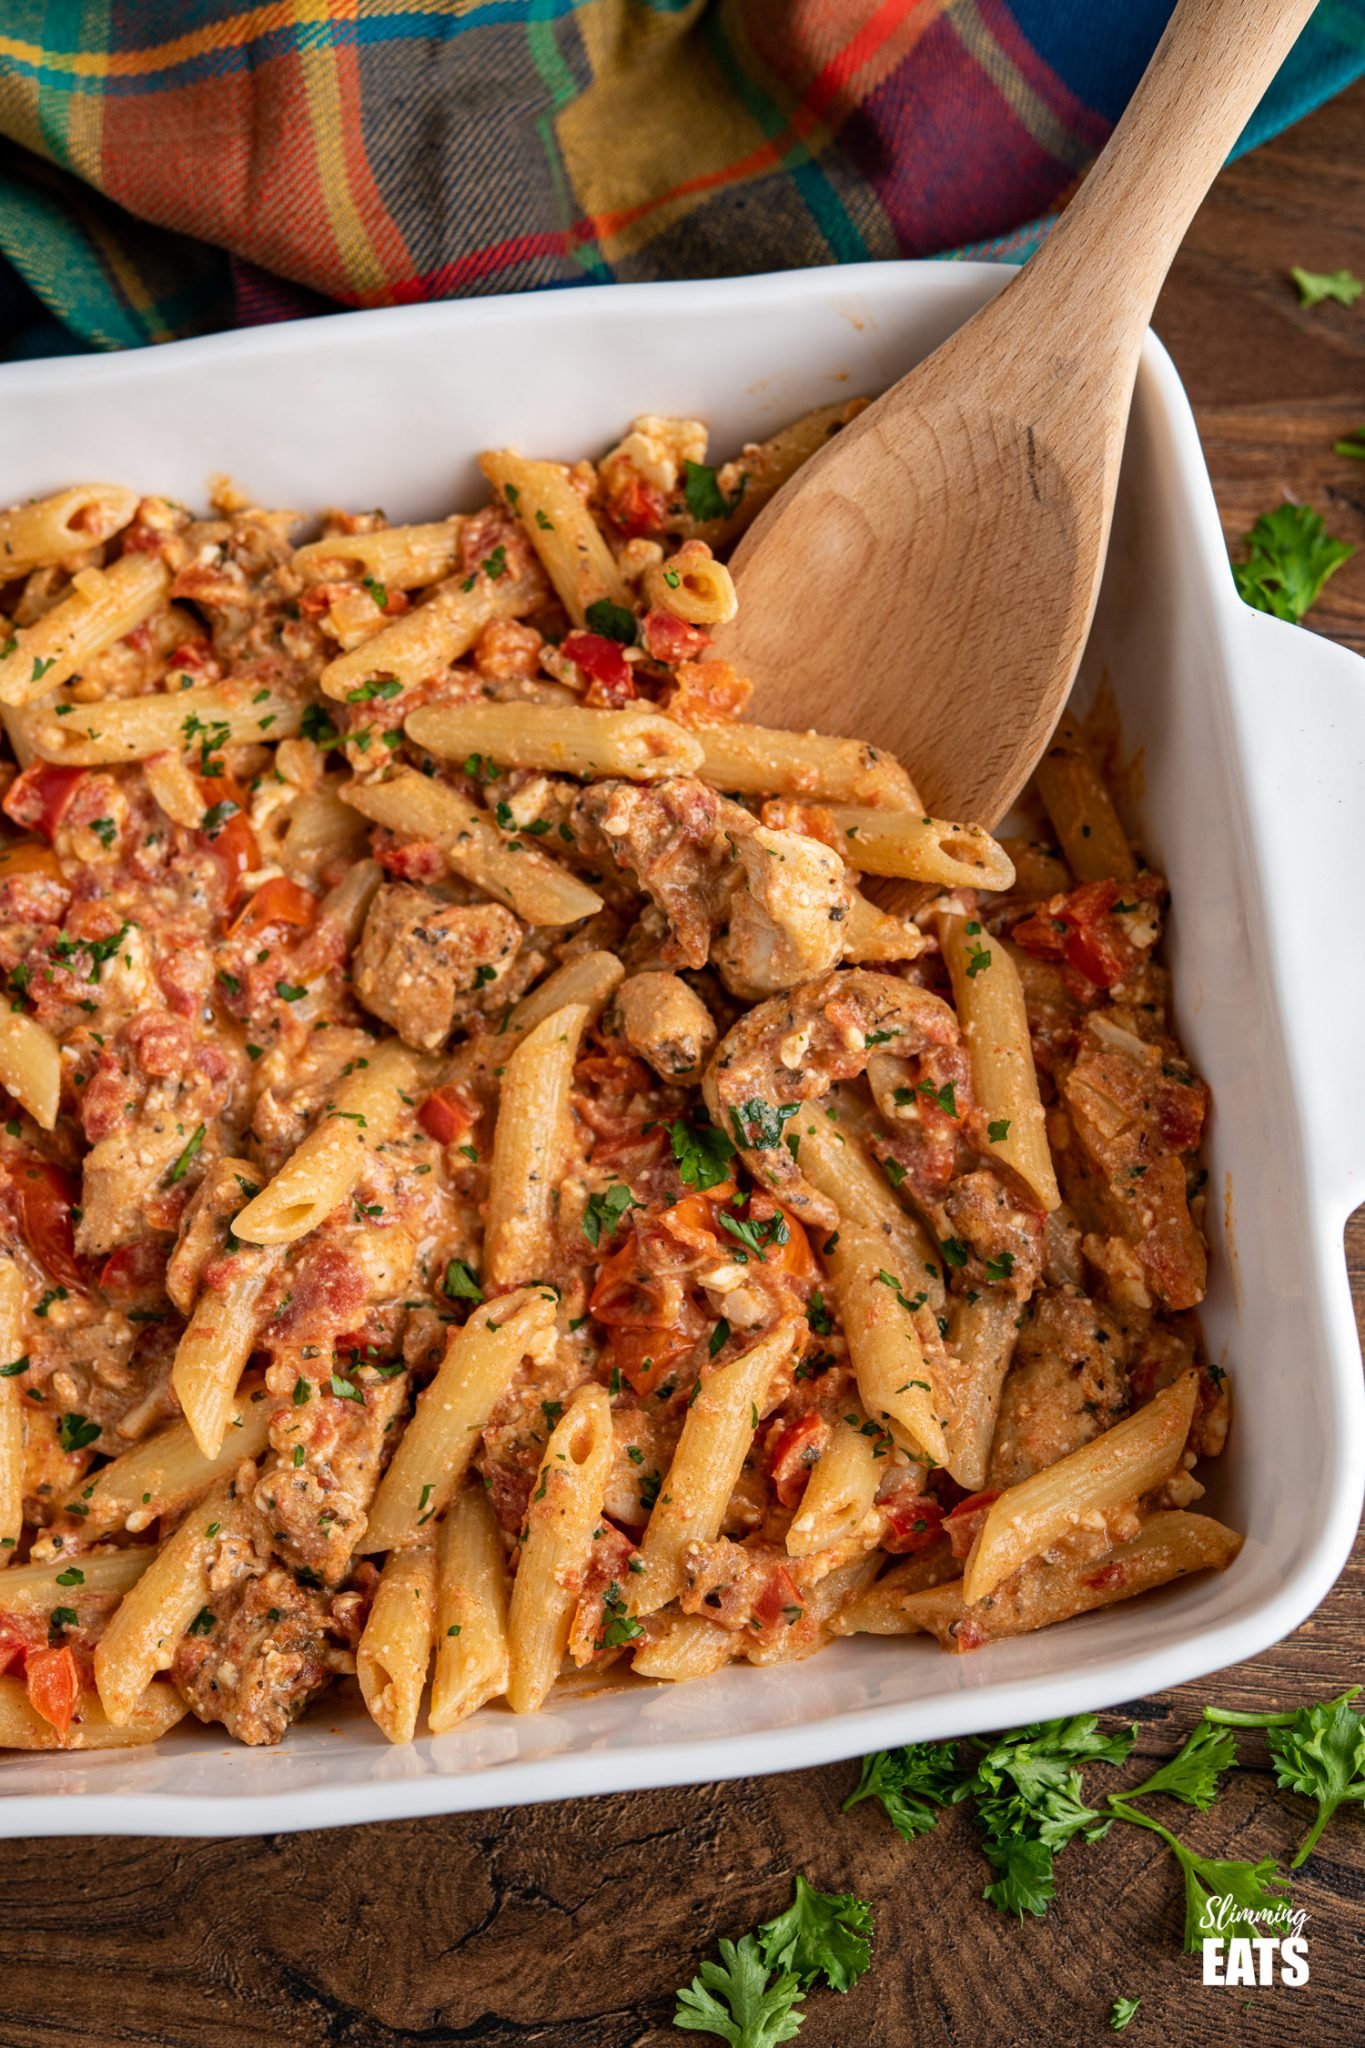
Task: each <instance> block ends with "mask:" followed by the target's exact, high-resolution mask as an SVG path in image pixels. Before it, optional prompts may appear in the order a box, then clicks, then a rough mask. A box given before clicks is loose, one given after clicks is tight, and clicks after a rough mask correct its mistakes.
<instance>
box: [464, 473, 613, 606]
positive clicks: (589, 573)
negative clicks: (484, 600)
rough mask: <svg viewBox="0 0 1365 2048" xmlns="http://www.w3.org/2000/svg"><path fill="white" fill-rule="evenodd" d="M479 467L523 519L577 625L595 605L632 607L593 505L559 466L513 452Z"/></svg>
mask: <svg viewBox="0 0 1365 2048" xmlns="http://www.w3.org/2000/svg"><path fill="white" fill-rule="evenodd" d="M479 468H480V469H481V470H482V471H483V473H484V475H485V476H486V477H487V478H488V481H489V483H490V484H492V486H493V490H494V494H495V496H497V497H498V498H500V499H501V500H502V501H503V502H504V503H505V504H506V505H507V506H508V507H509V508H510V509H511V510H512V511H513V512H515V513H516V516H517V518H518V519H519V520H520V521H521V527H522V531H523V532H524V533H525V535H526V538H527V540H529V541H530V543H531V546H532V547H533V548H534V549H535V551H536V553H537V555H538V556H539V557H540V560H541V562H542V564H543V566H544V569H545V573H546V575H547V576H548V577H549V579H550V581H551V583H552V584H553V585H554V587H555V591H556V593H557V595H558V597H559V601H560V603H561V604H562V605H563V607H564V609H565V611H566V612H567V613H568V614H569V617H570V618H571V619H572V620H573V622H574V624H575V625H576V626H590V625H591V624H592V621H591V619H590V618H589V616H588V614H589V612H590V611H591V610H592V607H593V606H594V605H595V604H602V603H606V604H609V605H616V606H619V607H621V608H622V609H623V610H628V609H629V607H630V589H629V586H628V585H627V583H626V581H625V579H624V577H623V576H622V575H621V572H620V570H619V569H618V568H617V566H616V560H615V557H614V556H613V554H612V552H611V549H610V548H609V547H608V546H607V543H606V539H605V537H604V536H603V534H602V532H601V529H600V528H599V527H598V525H597V523H596V521H595V520H594V519H593V517H592V514H591V513H590V512H589V510H588V507H587V504H586V502H585V500H584V499H583V498H581V497H580V496H579V494H578V492H577V491H576V490H575V489H574V487H573V484H572V482H571V481H570V478H569V472H568V470H567V469H565V467H564V465H563V464H562V463H559V462H528V461H526V459H525V457H524V456H521V455H516V454H514V453H513V452H512V450H511V449H510V448H499V449H495V450H493V451H491V452H490V453H488V454H486V455H481V456H480V457H479Z"/></svg>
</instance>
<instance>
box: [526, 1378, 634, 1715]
mask: <svg viewBox="0 0 1365 2048" xmlns="http://www.w3.org/2000/svg"><path fill="white" fill-rule="evenodd" d="M611 1457H612V1432H611V1403H610V1402H609V1400H608V1399H607V1391H606V1388H605V1387H599V1386H593V1385H588V1386H584V1387H580V1388H579V1390H578V1392H577V1393H576V1394H575V1395H574V1397H573V1400H572V1401H571V1402H570V1404H569V1406H568V1407H567V1408H566V1410H565V1411H564V1414H563V1415H562V1416H561V1417H560V1419H559V1421H558V1422H557V1423H556V1424H555V1426H554V1428H553V1429H552V1430H551V1432H550V1436H549V1441H548V1442H547V1443H546V1446H545V1455H544V1457H543V1458H542V1459H541V1461H540V1470H539V1473H538V1474H537V1478H536V1485H535V1488H534V1490H533V1492H532V1494H531V1501H530V1506H529V1507H528V1508H527V1510H526V1530H525V1534H524V1535H523V1537H522V1544H521V1561H520V1563H519V1564H518V1566H517V1576H516V1579H515V1580H514V1582H513V1586H512V1600H511V1606H510V1608H509V1611H508V1661H509V1670H508V1679H507V1704H508V1706H509V1707H511V1709H512V1711H513V1713H514V1714H533V1713H534V1712H535V1711H536V1709H537V1707H539V1706H541V1705H542V1704H543V1703H544V1700H545V1697H546V1695H547V1693H548V1692H549V1690H550V1687H551V1686H552V1685H553V1684H554V1682H555V1679H556V1678H557V1677H558V1676H559V1671H560V1667H561V1665H562V1664H563V1662H564V1653H565V1651H566V1650H567V1648H568V1643H569V1630H570V1627H571V1626H572V1623H573V1612H574V1608H575V1607H576V1606H577V1604H578V1597H579V1593H580V1591H581V1590H582V1580H583V1573H584V1571H585V1569H586V1567H587V1562H588V1556H589V1552H590V1549H591V1546H592V1532H593V1530H594V1529H595V1528H596V1527H597V1524H598V1522H599V1520H600V1518H601V1514H602V1496H603V1494H604V1493H605V1491H606V1484H607V1472H608V1470H609V1468H610V1465H611Z"/></svg>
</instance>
